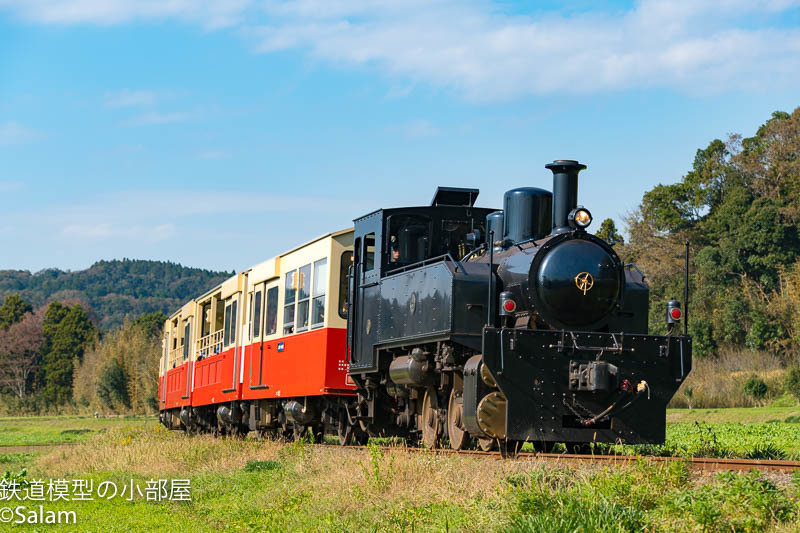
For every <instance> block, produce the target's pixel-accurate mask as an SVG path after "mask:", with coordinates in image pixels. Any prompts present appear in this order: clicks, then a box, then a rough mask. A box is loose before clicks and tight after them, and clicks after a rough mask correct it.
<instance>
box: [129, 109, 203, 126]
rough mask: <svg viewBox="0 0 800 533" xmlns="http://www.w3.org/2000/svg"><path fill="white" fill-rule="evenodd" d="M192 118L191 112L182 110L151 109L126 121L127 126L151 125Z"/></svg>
mask: <svg viewBox="0 0 800 533" xmlns="http://www.w3.org/2000/svg"><path fill="white" fill-rule="evenodd" d="M189 118H191V114H190V113H183V112H180V111H172V112H168V113H161V112H158V111H151V112H149V113H145V114H143V115H139V116H136V117H133V118H131V119H128V120H126V121H125V122H124V124H125V125H126V126H149V125H153V124H171V123H174V122H183V121H185V120H188V119H189Z"/></svg>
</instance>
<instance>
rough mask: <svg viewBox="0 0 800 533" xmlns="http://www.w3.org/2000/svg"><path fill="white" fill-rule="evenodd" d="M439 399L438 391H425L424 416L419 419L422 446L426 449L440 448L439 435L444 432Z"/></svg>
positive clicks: (429, 389)
mask: <svg viewBox="0 0 800 533" xmlns="http://www.w3.org/2000/svg"><path fill="white" fill-rule="evenodd" d="M438 410H439V399H438V398H437V396H436V391H435V390H434V389H433V388H432V387H430V388H428V389H427V390H426V391H425V398H423V400H422V415H421V417H420V418H419V425H420V426H421V429H422V444H423V445H424V446H425V447H426V448H430V449H433V448H438V447H439V434H440V433H441V431H442V428H441V424H440V423H439V413H438Z"/></svg>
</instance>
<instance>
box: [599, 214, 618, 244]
mask: <svg viewBox="0 0 800 533" xmlns="http://www.w3.org/2000/svg"><path fill="white" fill-rule="evenodd" d="M595 235H596V236H597V237H599V238H601V239H603V240H604V241H606V242H608V243H620V244H625V239H623V238H622V235H620V233H619V232H618V231H617V226H616V225H615V224H614V221H613V220H612V219H610V218H607V219H605V220H604V221H603V222H602V223H601V224H600V229H598V230H597V232H596V233H595Z"/></svg>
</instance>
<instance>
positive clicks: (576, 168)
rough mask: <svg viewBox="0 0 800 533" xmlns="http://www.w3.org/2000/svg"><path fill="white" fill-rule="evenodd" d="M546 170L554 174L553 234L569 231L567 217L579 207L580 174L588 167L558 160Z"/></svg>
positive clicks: (546, 166)
mask: <svg viewBox="0 0 800 533" xmlns="http://www.w3.org/2000/svg"><path fill="white" fill-rule="evenodd" d="M544 168H547V169H550V170H551V171H552V172H553V233H562V232H564V231H569V229H570V227H569V224H568V223H567V215H569V212H570V211H572V210H573V209H575V208H576V207H577V206H578V172H580V171H581V170H584V169H585V168H586V165H582V164H580V163H578V162H577V161H573V160H571V159H557V160H555V161H553V162H552V163H549V164H547V165H545V166H544Z"/></svg>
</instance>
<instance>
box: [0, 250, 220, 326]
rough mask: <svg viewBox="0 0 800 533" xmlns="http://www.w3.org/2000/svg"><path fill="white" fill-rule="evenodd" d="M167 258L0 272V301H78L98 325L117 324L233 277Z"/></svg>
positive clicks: (164, 310)
mask: <svg viewBox="0 0 800 533" xmlns="http://www.w3.org/2000/svg"><path fill="white" fill-rule="evenodd" d="M232 275H233V272H213V271H210V270H204V269H201V268H189V267H184V266H181V265H179V264H177V263H171V262H166V261H142V260H132V259H122V260H113V261H98V262H97V263H95V264H93V265H92V266H91V267H89V268H88V269H86V270H78V271H74V272H64V271H62V270H58V269H55V268H50V269H45V270H42V271H40V272H36V273H35V274H31V273H30V272H29V271H27V270H0V299H2V298H4V297H6V296H9V295H11V294H18V295H19V296H20V297H22V298H23V299H24V300H25V301H26V302H28V303H29V304H30V305H32V306H33V307H37V308H38V307H41V306H43V305H45V304H47V303H49V302H51V301H54V300H58V301H61V302H67V301H69V302H78V303H80V304H81V305H82V306H83V307H84V308H85V309H87V310H89V311H90V312H91V314H92V318H93V320H94V321H95V322H96V323H97V325H98V326H99V327H100V328H101V329H111V328H114V327H118V326H121V325H122V323H123V322H124V321H125V317H126V316H138V315H140V314H142V313H148V312H154V311H160V312H162V313H171V312H172V311H173V310H174V309H177V308H178V307H180V306H181V305H183V304H184V303H186V301H188V300H189V299H191V298H193V297H194V296H195V295H197V294H198V293H200V292H202V291H204V290H207V289H210V288H211V287H213V286H214V285H217V284H218V283H221V282H222V281H223V280H225V279H227V278H229V277H231V276H232Z"/></svg>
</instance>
